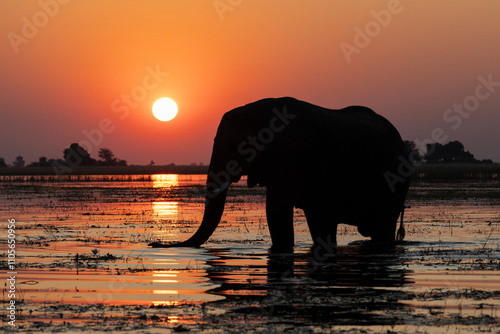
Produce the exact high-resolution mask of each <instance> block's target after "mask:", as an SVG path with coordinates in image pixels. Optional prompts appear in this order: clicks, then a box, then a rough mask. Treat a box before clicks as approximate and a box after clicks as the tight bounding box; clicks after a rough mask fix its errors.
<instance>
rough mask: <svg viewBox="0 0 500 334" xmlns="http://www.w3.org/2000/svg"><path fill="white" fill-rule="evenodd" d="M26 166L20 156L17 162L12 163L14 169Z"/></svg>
mask: <svg viewBox="0 0 500 334" xmlns="http://www.w3.org/2000/svg"><path fill="white" fill-rule="evenodd" d="M24 164H25V162H24V159H23V157H22V156H18V157H17V158H16V160H14V161H12V165H13V166H14V167H24Z"/></svg>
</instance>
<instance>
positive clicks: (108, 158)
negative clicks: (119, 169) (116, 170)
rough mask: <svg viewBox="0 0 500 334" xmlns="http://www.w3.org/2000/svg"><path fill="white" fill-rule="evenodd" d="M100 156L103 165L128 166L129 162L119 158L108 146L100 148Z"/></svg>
mask: <svg viewBox="0 0 500 334" xmlns="http://www.w3.org/2000/svg"><path fill="white" fill-rule="evenodd" d="M98 155H99V158H101V159H102V160H103V161H100V164H101V165H103V166H127V162H126V161H125V160H121V159H117V158H116V157H115V155H114V154H113V152H111V150H110V149H108V148H101V149H100V150H99V153H98Z"/></svg>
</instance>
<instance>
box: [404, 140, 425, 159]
mask: <svg viewBox="0 0 500 334" xmlns="http://www.w3.org/2000/svg"><path fill="white" fill-rule="evenodd" d="M405 145H406V149H407V150H408V153H409V154H410V157H411V159H412V161H411V162H412V163H415V162H417V163H418V162H421V161H422V160H423V159H424V157H423V156H422V155H421V154H420V152H419V150H418V148H417V145H416V144H415V142H414V141H413V140H405Z"/></svg>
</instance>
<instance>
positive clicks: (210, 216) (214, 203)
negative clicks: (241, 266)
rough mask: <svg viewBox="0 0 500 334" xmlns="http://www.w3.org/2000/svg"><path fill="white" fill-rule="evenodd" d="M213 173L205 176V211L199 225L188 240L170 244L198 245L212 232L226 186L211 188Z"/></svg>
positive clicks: (219, 218)
mask: <svg viewBox="0 0 500 334" xmlns="http://www.w3.org/2000/svg"><path fill="white" fill-rule="evenodd" d="M213 175H214V173H211V172H209V173H208V178H207V193H206V199H205V212H204V213H203V220H202V222H201V225H200V227H199V228H198V230H197V231H196V233H195V234H193V236H191V237H190V238H189V239H188V240H186V241H183V242H181V243H178V244H172V245H171V246H173V247H199V246H201V245H202V244H204V243H205V242H206V241H207V240H208V238H210V236H211V235H212V233H214V231H215V229H216V228H217V226H218V225H219V222H220V220H221V217H222V213H223V212H224V205H225V203H226V195H227V188H228V185H227V186H224V187H219V188H218V189H213V188H212V187H211V186H210V185H213V184H214V180H213Z"/></svg>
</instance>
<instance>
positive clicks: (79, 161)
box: [63, 143, 96, 167]
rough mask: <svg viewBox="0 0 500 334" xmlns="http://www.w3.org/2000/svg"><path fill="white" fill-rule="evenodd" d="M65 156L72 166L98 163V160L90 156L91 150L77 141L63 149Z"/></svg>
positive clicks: (65, 159)
mask: <svg viewBox="0 0 500 334" xmlns="http://www.w3.org/2000/svg"><path fill="white" fill-rule="evenodd" d="M63 157H64V161H66V163H67V164H68V165H69V166H72V167H76V166H92V165H94V164H95V163H96V161H95V160H94V159H92V158H91V157H90V154H89V152H87V150H85V149H84V148H83V147H81V146H80V145H79V144H77V143H73V144H71V145H70V146H69V147H68V148H67V149H65V150H64V151H63Z"/></svg>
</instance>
